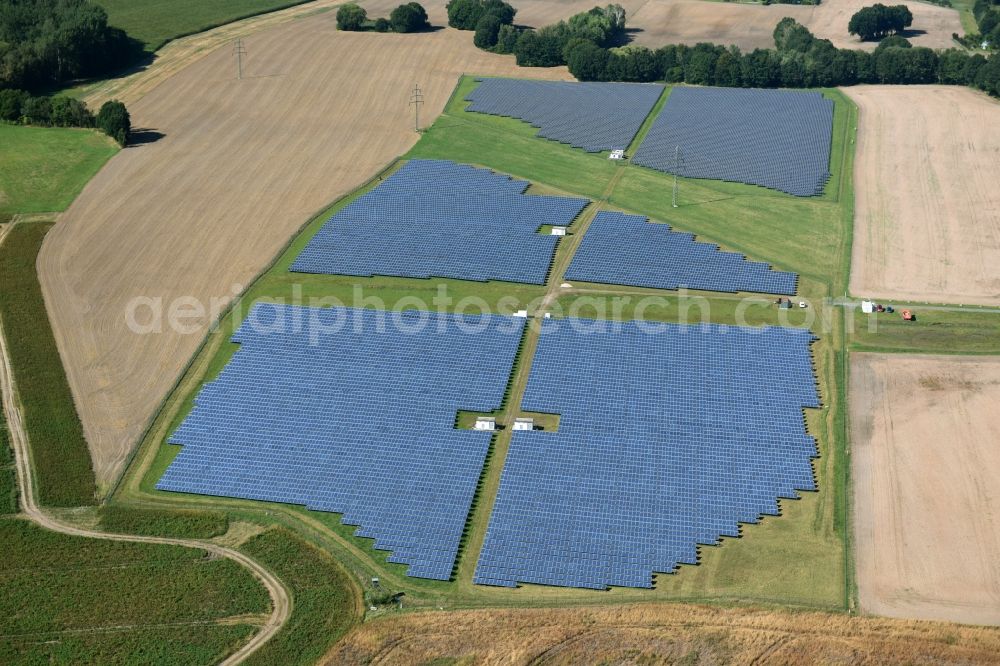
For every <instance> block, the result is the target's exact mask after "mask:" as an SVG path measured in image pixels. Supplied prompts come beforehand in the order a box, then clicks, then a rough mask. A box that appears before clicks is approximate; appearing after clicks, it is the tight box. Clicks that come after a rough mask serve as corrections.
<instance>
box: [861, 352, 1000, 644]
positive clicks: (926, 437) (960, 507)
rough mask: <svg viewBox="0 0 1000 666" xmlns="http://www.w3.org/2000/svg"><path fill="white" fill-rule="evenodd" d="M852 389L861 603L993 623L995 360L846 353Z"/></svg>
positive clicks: (998, 400) (999, 387)
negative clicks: (849, 356) (850, 355)
mask: <svg viewBox="0 0 1000 666" xmlns="http://www.w3.org/2000/svg"><path fill="white" fill-rule="evenodd" d="M850 396H851V421H852V424H851V430H852V440H853V441H852V453H853V482H854V513H855V519H854V525H855V541H856V546H857V580H858V590H859V598H860V601H861V607H862V609H863V610H865V611H868V612H871V613H877V614H880V615H888V616H894V617H908V618H922V619H936V620H952V621H955V622H966V623H981V624H1000V446H998V442H1000V413H998V412H997V408H996V407H997V405H998V404H1000V358H995V357H991V358H984V357H940V356H937V357H936V356H903V355H899V354H894V355H879V354H852V357H851V385H850ZM998 654H1000V653H998ZM994 657H996V655H994Z"/></svg>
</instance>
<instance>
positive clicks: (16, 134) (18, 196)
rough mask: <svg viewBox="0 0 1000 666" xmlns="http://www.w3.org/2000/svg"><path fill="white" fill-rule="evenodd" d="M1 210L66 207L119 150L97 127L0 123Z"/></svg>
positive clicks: (57, 209)
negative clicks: (33, 125) (79, 127)
mask: <svg viewBox="0 0 1000 666" xmlns="http://www.w3.org/2000/svg"><path fill="white" fill-rule="evenodd" d="M0 146H3V150H0V215H3V214H9V213H48V212H57V211H63V210H65V209H66V208H67V207H68V206H69V205H70V203H72V201H73V199H75V198H76V195H77V194H79V193H80V190H82V189H83V186H84V185H86V184H87V181H88V180H90V179H91V178H92V177H93V176H94V174H95V173H97V171H98V170H99V169H100V168H101V167H102V166H104V163H105V162H107V161H108V160H109V159H110V158H111V156H112V155H114V154H115V153H117V152H118V150H119V149H118V145H117V144H116V143H115V142H114V141H112V140H111V139H110V138H109V137H107V136H105V135H104V134H101V133H99V132H97V131H96V130H85V129H67V128H61V127H22V126H20V125H8V124H5V123H0Z"/></svg>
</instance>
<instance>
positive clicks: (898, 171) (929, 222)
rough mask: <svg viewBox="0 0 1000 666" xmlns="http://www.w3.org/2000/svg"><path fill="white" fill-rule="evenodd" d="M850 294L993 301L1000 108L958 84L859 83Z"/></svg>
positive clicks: (999, 228) (999, 258)
mask: <svg viewBox="0 0 1000 666" xmlns="http://www.w3.org/2000/svg"><path fill="white" fill-rule="evenodd" d="M844 92H846V93H847V94H848V96H850V98H851V99H853V100H854V101H855V102H856V103H857V105H858V108H859V109H860V121H859V131H858V150H857V156H856V159H855V174H854V183H855V191H856V201H855V222H854V250H853V260H852V268H851V292H852V293H854V294H856V295H859V296H868V295H872V296H881V297H886V298H897V299H906V300H915V301H932V302H949V303H970V304H992V305H996V304H1000V272H998V271H997V266H998V265H1000V193H998V192H997V188H996V183H997V180H998V179H1000V134H998V133H997V131H996V128H997V127H998V126H1000V103H997V102H996V101H994V100H991V99H990V98H988V97H986V96H985V95H983V94H980V93H977V92H974V91H972V90H970V89H969V88H966V87H962V86H857V87H853V88H845V89H844Z"/></svg>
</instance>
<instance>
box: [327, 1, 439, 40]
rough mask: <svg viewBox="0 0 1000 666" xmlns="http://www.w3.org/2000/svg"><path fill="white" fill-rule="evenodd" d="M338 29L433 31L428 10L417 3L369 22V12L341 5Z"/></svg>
mask: <svg viewBox="0 0 1000 666" xmlns="http://www.w3.org/2000/svg"><path fill="white" fill-rule="evenodd" d="M337 29H338V30H347V31H352V32H360V31H363V30H374V31H375V32H404V33H405V32H423V31H425V30H430V29H431V24H430V21H429V20H428V19H427V10H425V9H424V7H423V5H421V4H420V3H417V2H407V3H406V4H402V5H399V6H398V7H396V8H395V9H393V10H392V12H391V13H390V14H389V18H384V17H380V18H377V19H375V20H374V21H372V20H369V18H368V11H367V10H365V8H364V7H361V6H359V5H357V4H355V3H353V2H349V3H347V4H345V5H341V6H340V8H339V9H338V10H337Z"/></svg>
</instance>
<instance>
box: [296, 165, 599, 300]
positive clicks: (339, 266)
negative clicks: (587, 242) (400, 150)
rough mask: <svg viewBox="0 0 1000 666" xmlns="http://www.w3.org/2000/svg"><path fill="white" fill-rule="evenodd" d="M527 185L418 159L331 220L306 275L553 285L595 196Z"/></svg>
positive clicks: (303, 258) (299, 262)
mask: <svg viewBox="0 0 1000 666" xmlns="http://www.w3.org/2000/svg"><path fill="white" fill-rule="evenodd" d="M527 187H528V183H527V181H523V180H513V179H511V178H510V177H508V176H503V175H500V174H496V173H494V172H492V171H490V170H488V169H477V168H474V167H471V166H467V165H462V164H456V163H454V162H447V161H437V160H410V161H409V162H408V163H407V164H406V165H405V166H403V167H402V168H401V169H400V170H398V171H397V172H395V173H394V174H393V175H391V176H390V177H389V178H387V179H386V180H385V181H383V182H382V183H380V184H379V185H378V187H376V188H375V189H374V190H372V191H371V192H368V193H367V194H365V195H363V196H362V197H360V198H358V199H357V200H356V201H354V202H352V203H351V204H350V205H348V206H346V207H345V208H344V209H343V210H341V211H340V212H338V213H337V214H336V215H334V216H333V217H331V218H330V219H329V220H328V221H327V222H326V224H324V225H323V227H322V228H321V229H320V230H319V231H318V232H317V233H316V235H315V236H313V238H312V239H310V241H309V243H308V244H307V245H306V247H305V249H303V250H302V252H301V253H300V254H299V256H298V257H297V258H296V259H295V262H294V263H293V264H292V267H291V270H292V271H293V272H297V273H320V274H331V275H357V276H366V277H367V276H373V275H391V276H399V277H413V278H427V277H432V276H436V277H446V278H457V279H462V280H477V281H486V280H504V281H508V282H522V283H528V284H544V283H545V279H546V277H547V275H548V271H549V267H550V265H551V263H552V256H553V253H554V252H555V248H556V242H557V238H556V237H554V236H547V235H542V234H539V233H537V231H538V228H539V227H541V226H542V225H555V226H566V225H568V224H570V223H571V222H572V221H573V219H574V218H576V216H577V215H579V213H580V211H581V210H583V208H584V207H585V206H586V205H587V204H588V203H589V202H588V201H587V200H586V199H573V198H568V197H554V196H535V195H526V194H524V190H525V189H526V188H527Z"/></svg>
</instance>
